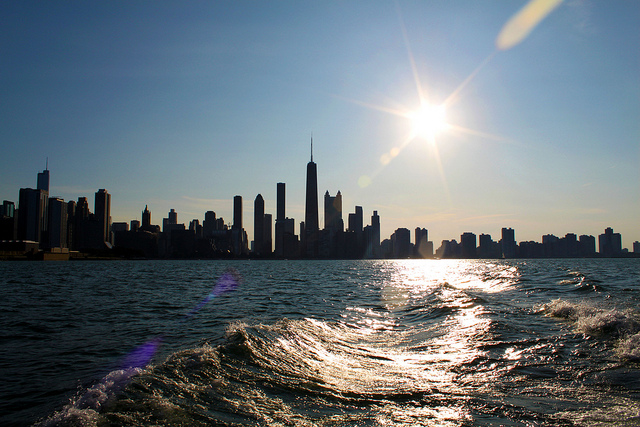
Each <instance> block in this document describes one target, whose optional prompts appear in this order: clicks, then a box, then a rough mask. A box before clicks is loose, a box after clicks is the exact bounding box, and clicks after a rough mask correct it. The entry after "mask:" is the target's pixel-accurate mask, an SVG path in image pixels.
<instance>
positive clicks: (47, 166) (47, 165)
mask: <svg viewBox="0 0 640 427" xmlns="http://www.w3.org/2000/svg"><path fill="white" fill-rule="evenodd" d="M44 169H45V170H49V157H48V156H47V162H46V163H45V168H44Z"/></svg>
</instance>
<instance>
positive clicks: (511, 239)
mask: <svg viewBox="0 0 640 427" xmlns="http://www.w3.org/2000/svg"><path fill="white" fill-rule="evenodd" d="M500 243H501V245H502V257H503V258H515V257H516V232H515V231H514V230H513V228H503V229H502V239H501V240H500Z"/></svg>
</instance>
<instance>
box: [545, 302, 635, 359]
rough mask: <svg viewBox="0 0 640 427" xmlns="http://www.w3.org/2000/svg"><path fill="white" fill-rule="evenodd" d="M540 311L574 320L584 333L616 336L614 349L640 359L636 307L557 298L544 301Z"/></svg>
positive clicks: (628, 356) (626, 356)
mask: <svg viewBox="0 0 640 427" xmlns="http://www.w3.org/2000/svg"><path fill="white" fill-rule="evenodd" d="M543 312H544V313H545V314H547V315H549V316H553V317H557V318H561V319H566V320H569V321H571V322H573V324H574V326H575V328H576V330H578V331H579V332H582V333H584V334H586V335H590V336H597V337H604V338H611V339H613V340H615V341H616V352H617V354H618V356H619V357H621V358H622V359H626V360H630V361H638V360H640V315H639V313H638V312H637V311H634V310H631V309H626V310H621V309H616V308H602V307H600V306H597V305H593V304H589V303H587V302H572V301H566V300H562V299H557V300H553V301H551V302H550V303H548V304H545V305H544V306H543Z"/></svg>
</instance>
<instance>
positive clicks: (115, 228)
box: [111, 221, 140, 233]
mask: <svg viewBox="0 0 640 427" xmlns="http://www.w3.org/2000/svg"><path fill="white" fill-rule="evenodd" d="M131 222H132V223H133V222H134V221H131ZM135 222H136V223H137V225H138V227H137V228H139V226H140V221H135ZM137 228H136V229H137ZM111 231H112V232H114V233H119V232H121V231H129V224H127V223H126V222H113V223H111Z"/></svg>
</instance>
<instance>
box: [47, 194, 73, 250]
mask: <svg viewBox="0 0 640 427" xmlns="http://www.w3.org/2000/svg"><path fill="white" fill-rule="evenodd" d="M47 228H48V235H49V238H48V244H47V247H48V248H68V247H69V245H68V243H67V237H68V231H67V204H66V203H65V201H64V200H62V199H60V198H57V197H52V198H50V199H49V224H48V227H47Z"/></svg>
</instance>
